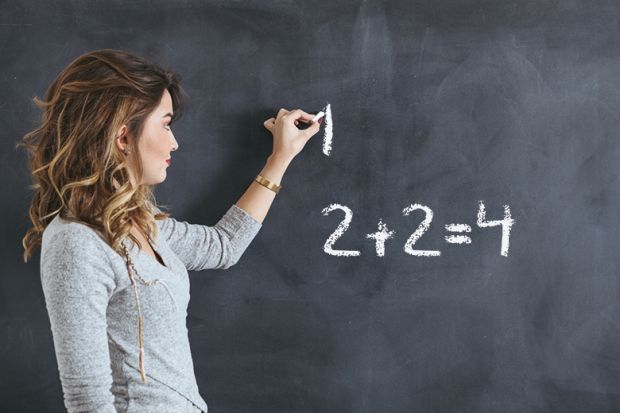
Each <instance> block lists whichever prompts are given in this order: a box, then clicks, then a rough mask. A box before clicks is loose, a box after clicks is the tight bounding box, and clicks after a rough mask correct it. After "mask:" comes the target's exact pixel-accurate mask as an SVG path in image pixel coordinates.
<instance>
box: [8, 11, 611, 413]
mask: <svg viewBox="0 0 620 413" xmlns="http://www.w3.org/2000/svg"><path fill="white" fill-rule="evenodd" d="M1 16H2V22H1V24H0V32H1V33H2V36H1V38H2V39H3V40H4V41H3V42H2V44H3V47H2V51H3V53H2V58H1V65H2V69H3V70H2V72H3V77H2V90H3V93H2V98H1V99H2V103H1V104H0V110H1V113H2V117H3V120H4V122H3V125H4V126H3V128H2V132H0V133H1V134H2V138H3V139H2V143H3V145H4V149H5V151H4V154H5V155H4V156H2V159H1V160H0V167H1V168H2V176H3V178H4V179H3V180H2V185H3V188H2V193H3V194H4V198H3V199H4V202H3V209H4V211H5V213H4V216H5V217H7V218H9V219H8V220H7V221H6V223H5V231H4V233H5V237H4V241H3V248H2V249H1V250H2V254H3V255H4V259H3V262H4V265H5V270H4V271H3V276H2V277H1V278H0V283H1V286H2V287H1V289H0V292H1V296H0V297H1V298H0V304H1V305H0V337H1V339H0V348H1V350H2V351H0V357H1V359H0V366H2V368H0V392H1V393H2V394H1V397H0V411H7V412H8V411H11V412H34V411H46V412H61V411H63V404H62V391H61V386H60V382H59V378H58V371H57V366H56V361H55V358H54V349H53V343H52V337H51V332H50V329H49V321H48V319H47V315H46V312H45V304H44V301H43V295H42V291H41V287H40V281H39V278H38V274H39V273H38V270H39V268H38V265H37V260H38V258H37V257H35V258H34V260H33V261H32V263H31V264H28V265H24V264H23V262H22V260H21V253H22V250H21V245H20V240H21V237H22V236H23V234H24V232H25V230H26V228H27V226H28V221H27V215H26V212H25V211H26V210H27V205H28V202H29V192H28V190H27V185H28V184H29V176H28V171H27V169H26V167H25V157H24V156H23V153H21V154H20V155H21V156H14V155H13V154H12V153H13V152H10V150H11V151H14V143H15V141H16V140H17V139H18V138H19V137H20V136H21V135H22V134H23V133H24V132H25V131H27V130H28V129H29V128H31V127H32V126H33V125H34V124H35V122H36V121H37V120H38V118H39V113H38V112H37V111H36V109H35V108H34V105H33V104H32V102H31V98H32V97H33V96H42V95H43V93H44V91H45V88H46V87H47V85H48V84H49V83H50V82H51V80H52V79H53V78H54V77H55V75H56V74H57V73H58V71H60V70H61V69H62V68H63V67H65V65H66V64H68V63H69V62H70V61H71V60H72V59H74V58H75V57H76V56H78V55H80V54H82V53H84V52H86V51H89V50H93V49H97V48H103V47H109V48H119V49H126V50H129V51H134V52H137V53H141V54H143V55H145V56H149V57H152V58H154V59H155V60H157V61H159V62H161V63H164V64H166V65H169V66H170V67H172V68H173V69H175V70H177V71H178V72H179V73H181V75H182V76H183V86H184V88H185V89H186V91H187V92H188V94H189V95H190V107H189V108H188V110H187V112H186V115H185V116H184V118H183V119H182V120H181V121H179V122H178V124H177V125H176V129H175V136H176V137H177V140H178V141H179V145H180V147H179V150H178V151H177V152H176V153H175V155H176V156H175V159H176V163H175V164H173V165H172V166H171V167H170V169H169V170H168V178H167V180H166V181H165V182H164V183H162V184H161V185H160V186H159V187H158V188H157V199H158V201H159V202H160V203H163V204H166V205H169V206H171V211H172V213H173V216H174V217H175V218H177V219H180V220H187V221H189V222H192V223H201V224H208V225H213V224H214V223H215V222H216V221H217V220H218V219H219V218H220V217H221V216H222V214H223V213H224V212H225V211H226V210H227V208H228V207H229V206H230V205H232V203H234V202H235V201H236V200H237V199H238V197H239V196H240V195H241V194H242V193H243V191H244V190H245V189H246V187H247V186H248V185H249V184H250V182H251V180H252V179H253V178H254V176H255V175H256V173H257V172H258V171H259V170H260V169H261V168H262V166H263V165H264V162H265V159H266V157H267V156H268V155H269V153H270V151H271V142H272V138H271V135H270V134H269V132H268V131H267V130H265V129H264V127H263V126H262V123H263V121H264V120H265V119H267V118H269V117H271V116H274V115H275V113H276V112H277V111H278V109H280V108H281V107H283V108H287V109H294V108H298V107H299V108H302V109H304V110H306V111H308V112H316V111H318V110H321V109H324V108H329V119H328V120H329V122H325V123H324V124H323V127H322V130H321V131H320V132H319V133H318V134H317V135H315V136H314V137H313V138H312V140H311V141H310V142H309V143H308V144H307V145H306V148H304V150H303V151H302V153H301V154H300V155H299V156H298V157H297V158H296V159H295V160H294V161H293V163H292V164H291V166H290V167H289V169H288V171H287V173H286V175H285V177H284V179H283V181H282V184H283V189H282V191H281V192H280V194H279V195H278V196H277V198H276V200H275V202H274V204H273V206H272V208H271V210H270V211H269V214H268V216H267V218H266V220H265V222H264V224H263V228H262V229H261V231H260V232H259V234H258V235H257V237H256V238H255V239H254V241H253V242H252V244H251V245H250V247H249V248H248V250H247V251H246V253H245V254H244V255H243V257H242V258H241V260H240V261H239V262H238V264H237V265H235V266H234V267H232V268H230V269H228V270H218V271H203V272H198V273H191V297H192V299H191V302H190V307H189V309H188V313H189V316H188V321H187V326H188V330H189V335H190V341H191V346H192V353H193V355H194V364H195V370H196V374H197V380H198V384H199V387H200V389H201V393H202V394H203V395H204V397H205V399H206V400H207V402H208V403H209V410H210V411H213V412H221V413H224V412H270V413H275V412H339V413H341V412H360V413H361V412H381V413H383V412H386V413H387V412H402V413H410V412H515V413H516V412H519V413H523V412H618V411H620V283H619V280H618V270H619V264H620V261H619V258H618V257H619V256H620V254H619V253H618V251H617V248H618V245H619V242H620V224H619V220H618V219H617V217H616V216H617V214H618V211H620V181H619V180H618V176H619V174H618V171H619V170H620V169H619V166H618V165H620V139H619V137H618V131H619V130H620V124H619V120H620V116H619V113H620V97H619V96H620V95H619V93H618V90H620V26H619V24H618V22H619V21H620V9H619V8H618V5H617V3H616V2H613V1H530V0H523V1H514V2H504V1H485V0H469V1H457V0H433V1H430V0H422V1H405V0H399V1H390V2H379V1H321V2H297V1H277V2H252V1H195V0H190V1H183V2H180V1H179V2H177V1H161V0H155V1H143V0H140V1H135V2H118V1H115V2H108V1H105V2H104V1H91V2H76V1H60V2H44V1H28V2H13V3H5V4H3V5H2V12H1ZM328 105H329V106H328ZM343 251H349V252H343Z"/></svg>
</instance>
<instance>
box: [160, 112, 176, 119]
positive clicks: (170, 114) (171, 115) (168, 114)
mask: <svg viewBox="0 0 620 413" xmlns="http://www.w3.org/2000/svg"><path fill="white" fill-rule="evenodd" d="M166 116H170V118H171V119H172V117H173V116H174V115H173V114H172V113H170V112H168V113H166V114H165V115H164V116H162V118H165V117H166Z"/></svg>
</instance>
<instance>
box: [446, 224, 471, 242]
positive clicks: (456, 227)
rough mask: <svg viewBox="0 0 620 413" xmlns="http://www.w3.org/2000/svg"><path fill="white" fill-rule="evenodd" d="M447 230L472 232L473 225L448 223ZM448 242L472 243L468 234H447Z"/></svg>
mask: <svg viewBox="0 0 620 413" xmlns="http://www.w3.org/2000/svg"><path fill="white" fill-rule="evenodd" d="M446 231H449V232H457V233H458V232H471V227H470V226H469V225H467V224H448V225H446ZM445 238H446V242H447V243H448V244H471V238H470V237H469V236H468V235H446V237H445Z"/></svg>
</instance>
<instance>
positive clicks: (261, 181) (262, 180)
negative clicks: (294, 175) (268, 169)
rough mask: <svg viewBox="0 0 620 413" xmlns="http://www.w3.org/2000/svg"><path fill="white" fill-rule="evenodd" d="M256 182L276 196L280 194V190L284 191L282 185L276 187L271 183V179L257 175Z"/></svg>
mask: <svg viewBox="0 0 620 413" xmlns="http://www.w3.org/2000/svg"><path fill="white" fill-rule="evenodd" d="M254 180H255V181H256V182H258V183H259V184H261V185H262V186H264V187H265V188H267V189H271V190H272V191H273V192H275V193H276V194H277V193H278V192H280V189H282V185H276V184H274V183H273V182H271V181H270V180H269V179H266V178H264V177H262V176H261V175H260V174H258V175H256V178H254Z"/></svg>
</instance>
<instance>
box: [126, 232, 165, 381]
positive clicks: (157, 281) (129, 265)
mask: <svg viewBox="0 0 620 413" xmlns="http://www.w3.org/2000/svg"><path fill="white" fill-rule="evenodd" d="M121 245H122V247H123V252H124V253H125V259H126V263H127V273H128V274H129V281H130V282H131V286H132V288H133V292H134V295H135V297H136V305H137V307H138V337H139V341H138V342H139V346H140V356H139V363H140V377H141V379H142V382H143V383H146V382H147V381H146V371H145V368H144V349H143V347H142V310H141V308H140V295H139V294H138V287H137V285H136V282H135V280H134V278H133V276H132V275H131V269H133V272H134V273H135V274H136V276H137V277H138V280H139V281H140V282H141V283H142V284H144V285H146V286H152V285H154V284H162V285H163V286H164V287H165V288H166V291H168V295H170V298H172V302H173V303H174V305H175V308H176V300H175V299H174V296H173V295H172V293H171V292H170V289H169V288H168V286H167V285H166V283H165V281H163V280H160V279H155V280H152V281H147V280H145V279H144V278H142V276H141V275H140V273H138V270H136V266H135V265H134V263H133V260H132V259H131V258H130V257H129V251H128V249H127V246H126V245H125V243H124V242H121ZM130 268H131V269H130Z"/></svg>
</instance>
